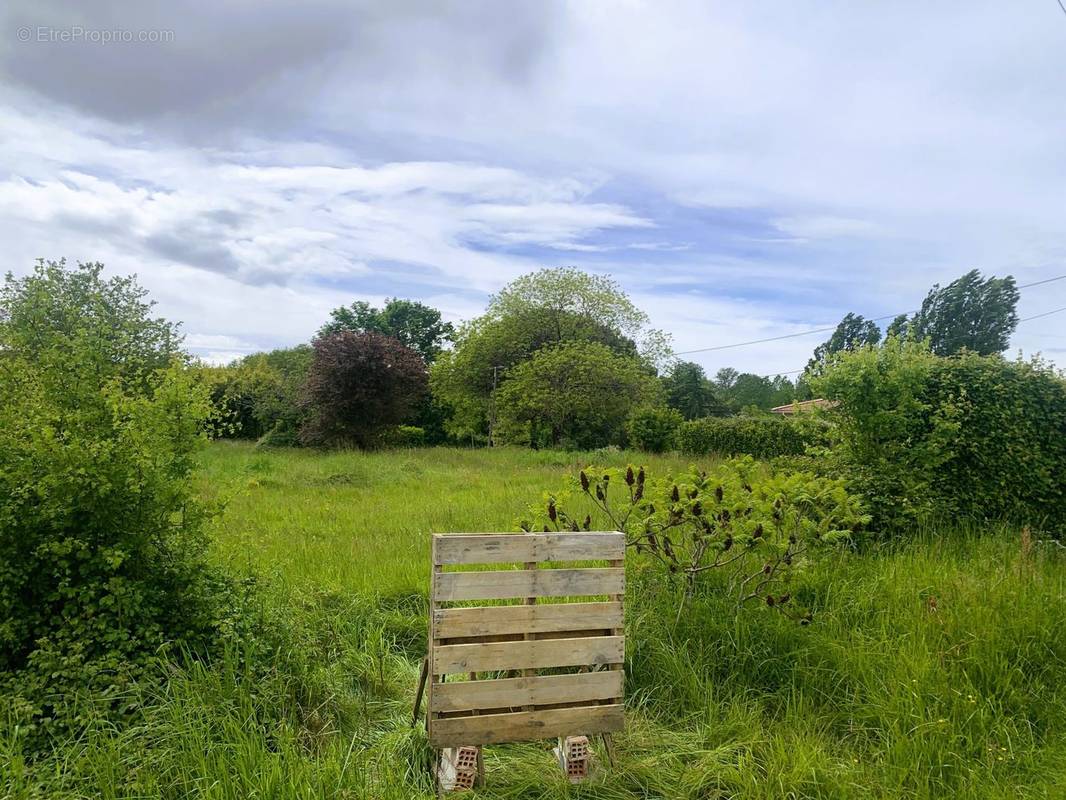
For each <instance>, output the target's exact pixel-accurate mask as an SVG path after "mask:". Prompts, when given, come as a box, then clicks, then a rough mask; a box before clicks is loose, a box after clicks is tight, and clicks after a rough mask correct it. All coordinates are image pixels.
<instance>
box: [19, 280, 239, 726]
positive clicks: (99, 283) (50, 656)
mask: <svg viewBox="0 0 1066 800" xmlns="http://www.w3.org/2000/svg"><path fill="white" fill-rule="evenodd" d="M101 272H102V266H101V265H100V264H79V265H78V266H77V268H75V269H67V268H66V267H65V265H64V263H63V262H48V263H45V262H43V261H40V262H38V264H37V267H36V268H35V270H34V271H33V272H32V273H31V274H30V275H29V276H27V277H25V278H22V279H16V278H14V277H13V276H11V275H10V274H9V275H8V276H7V279H6V282H5V284H4V286H3V288H2V289H0V696H4V697H5V699H6V700H10V699H11V698H17V699H18V702H16V703H14V704H13V705H11V706H8V707H11V708H12V709H22V710H24V711H25V712H26V714H27V716H28V717H29V718H30V721H32V722H33V725H31V726H30V728H31V731H32V735H34V736H40V735H42V734H47V733H51V732H60V731H61V730H62V729H68V730H69V729H70V728H71V727H72V726H73V724H74V721H75V720H76V719H78V717H77V714H78V712H79V711H80V710H82V709H83V706H82V704H81V703H80V702H77V700H76V696H80V697H82V698H83V697H84V696H85V695H87V694H89V693H92V696H93V700H94V711H93V713H94V714H95V713H96V710H98V709H104V708H107V707H108V704H112V706H111V710H112V711H115V712H116V713H121V711H122V709H123V708H128V706H127V705H126V704H127V703H128V693H127V691H128V687H129V681H130V679H131V678H133V679H135V678H136V676H137V675H138V673H141V672H143V671H144V669H146V668H147V666H148V665H149V664H150V663H151V661H152V659H153V658H155V657H156V655H157V653H158V652H159V650H160V649H161V648H162V647H164V646H167V645H173V646H176V647H179V648H186V649H187V650H188V651H189V652H192V653H196V652H198V651H200V650H201V649H202V648H203V647H205V646H207V645H208V644H209V643H210V641H211V639H212V637H213V634H214V631H215V626H216V625H217V624H218V620H219V614H220V607H219V604H218V602H217V601H216V599H215V593H216V591H219V590H221V589H222V588H223V584H222V583H221V581H219V580H218V577H217V576H216V575H215V574H214V573H213V571H212V570H211V569H210V568H209V567H208V566H207V562H206V560H205V548H206V537H205V533H204V524H205V522H206V519H207V512H206V509H205V508H204V507H203V506H202V505H201V503H200V501H199V494H198V492H197V491H196V488H195V486H194V481H193V477H194V470H195V468H196V465H197V462H196V453H197V450H198V449H199V447H200V445H201V443H202V441H203V430H204V424H205V420H206V419H207V416H208V414H209V411H210V405H209V402H208V399H207V395H206V389H205V388H204V387H203V386H201V385H200V384H199V383H198V381H197V380H196V375H195V373H193V372H192V371H191V370H189V369H187V368H186V366H185V363H184V362H185V358H184V356H183V354H181V352H180V351H179V350H178V346H179V344H180V338H179V337H178V335H177V330H176V326H174V325H171V324H170V323H168V322H166V321H164V320H161V319H158V318H155V317H153V316H152V315H151V308H152V304H151V303H150V302H148V301H147V299H146V293H145V291H144V290H143V289H142V288H140V287H139V286H138V285H137V284H136V282H135V280H134V279H132V278H112V279H110V280H105V279H104V278H103V277H102V276H101ZM6 705H7V703H5V706H6ZM81 719H84V717H82V718H81Z"/></svg>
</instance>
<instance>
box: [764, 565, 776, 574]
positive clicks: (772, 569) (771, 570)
mask: <svg viewBox="0 0 1066 800" xmlns="http://www.w3.org/2000/svg"><path fill="white" fill-rule="evenodd" d="M773 571H774V568H773V567H771V566H770V565H769V564H767V565H766V566H764V567H763V568H762V574H763V575H769V574H770V573H771V572H773Z"/></svg>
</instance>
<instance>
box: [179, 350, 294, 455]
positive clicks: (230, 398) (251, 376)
mask: <svg viewBox="0 0 1066 800" xmlns="http://www.w3.org/2000/svg"><path fill="white" fill-rule="evenodd" d="M310 364H311V348H310V346H309V345H303V344H302V345H297V346H296V347H290V348H281V349H277V350H272V351H270V352H269V353H253V354H252V355H249V356H245V357H244V358H242V359H239V360H238V361H235V362H234V363H232V364H229V365H228V366H224V367H212V366H206V365H201V366H199V367H198V369H199V370H200V372H201V374H202V377H203V379H204V381H205V382H206V383H207V385H208V386H209V387H210V392H211V402H212V403H213V404H214V407H215V409H216V415H217V418H218V420H217V423H218V424H217V425H216V430H215V435H216V436H217V437H219V438H238V439H259V438H260V437H262V436H265V435H267V434H278V433H279V432H286V433H287V434H289V435H290V436H294V435H295V432H296V430H297V429H298V428H299V427H300V425H301V424H302V422H303V416H304V415H303V412H302V411H301V409H300V392H301V390H302V388H303V384H304V381H305V380H306V377H307V370H308V367H309V366H310Z"/></svg>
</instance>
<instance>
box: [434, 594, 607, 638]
mask: <svg viewBox="0 0 1066 800" xmlns="http://www.w3.org/2000/svg"><path fill="white" fill-rule="evenodd" d="M621 627H622V604H621V603H620V602H617V601H616V602H610V603H553V604H551V605H539V606H471V607H469V608H438V609H435V610H434V611H433V629H434V631H435V632H436V634H435V636H436V638H438V639H453V638H456V637H459V636H505V635H507V634H519V633H557V632H559V631H575V630H590V629H593V628H605V629H610V628H621Z"/></svg>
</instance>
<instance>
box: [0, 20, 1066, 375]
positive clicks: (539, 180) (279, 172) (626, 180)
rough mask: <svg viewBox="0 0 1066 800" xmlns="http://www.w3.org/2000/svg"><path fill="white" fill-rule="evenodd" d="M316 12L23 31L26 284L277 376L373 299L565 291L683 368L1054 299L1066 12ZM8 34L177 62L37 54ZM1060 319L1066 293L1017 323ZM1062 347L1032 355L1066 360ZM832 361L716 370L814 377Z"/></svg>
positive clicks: (1034, 342)
mask: <svg viewBox="0 0 1066 800" xmlns="http://www.w3.org/2000/svg"><path fill="white" fill-rule="evenodd" d="M293 8H294V7H291V6H290V5H289V4H287V3H282V2H280V0H264V2H262V3H257V4H255V5H254V6H252V5H246V4H225V3H207V2H206V0H205V1H204V2H200V3H194V4H193V5H191V6H187V7H183V8H182V10H181V12H180V13H179V12H178V11H177V10H175V8H174V7H173V6H172V5H170V4H164V3H162V2H160V1H158V0H149V2H144V3H138V4H135V5H129V4H126V3H119V2H117V0H106V1H105V2H103V3H97V4H91V5H89V4H83V3H74V2H72V1H71V2H52V1H51V0H45V1H44V2H33V3H30V2H12V3H9V4H7V5H6V6H5V9H4V12H3V16H2V19H3V22H2V25H3V28H4V35H3V36H0V76H2V77H3V81H2V88H0V105H2V108H0V125H2V128H3V130H4V134H5V141H4V147H3V148H0V234H2V235H3V236H4V241H5V242H6V243H8V247H9V249H10V256H9V257H10V258H11V259H12V266H14V267H15V268H16V269H24V268H28V266H29V264H30V263H32V261H31V259H32V257H33V256H37V255H59V254H62V253H67V254H69V255H71V256H72V257H76V256H79V255H80V256H82V257H88V258H93V259H100V260H104V261H107V262H108V263H109V264H110V265H111V267H112V268H113V269H114V270H116V271H127V272H128V271H134V270H136V271H138V272H139V273H140V274H141V277H142V280H143V281H144V282H145V283H146V284H147V285H149V286H150V287H151V288H152V290H153V292H158V293H159V294H160V297H161V307H162V306H163V305H165V306H166V308H167V309H168V312H169V313H174V314H175V315H179V316H181V317H182V318H183V319H185V320H186V321H187V323H188V325H187V329H188V330H190V331H192V332H196V333H197V334H202V335H218V336H236V337H238V338H241V339H242V340H244V341H247V342H251V343H254V344H255V345H256V346H273V345H275V344H281V343H285V342H287V341H288V342H293V341H299V340H301V339H305V338H307V337H308V336H309V335H310V334H311V333H312V332H313V331H314V330H315V329H316V328H317V326H318V324H320V323H321V320H322V319H323V318H324V315H325V314H327V313H328V310H329V308H330V307H332V306H333V305H339V304H340V303H342V302H345V303H346V302H350V301H351V300H352V299H355V298H356V297H363V298H368V299H375V298H376V299H377V300H378V301H380V299H382V298H384V297H386V296H395V295H400V296H410V297H418V298H423V299H424V298H440V299H441V300H440V302H441V303H442V305H443V306H444V310H445V311H446V313H447V314H449V315H453V316H452V317H450V318H457V317H462V316H469V315H470V314H472V313H475V312H476V311H477V310H479V309H480V308H481V307H482V305H483V303H484V301H485V299H486V297H487V294H488V293H489V292H492V291H494V290H496V289H498V288H499V287H500V286H501V285H502V284H503V283H504V282H506V281H507V280H509V279H511V278H513V277H515V276H517V275H518V274H521V273H522V272H525V271H529V270H531V269H534V268H537V267H540V266H555V265H559V264H560V263H566V264H573V265H575V266H578V267H582V268H585V269H590V270H594V271H597V272H601V273H611V274H613V275H614V276H615V277H616V278H617V279H618V280H619V281H620V282H621V283H622V284H623V286H625V287H626V288H627V289H630V290H631V291H632V292H633V293H634V294H635V295H636V296H637V297H639V299H640V301H641V303H642V304H644V305H645V306H646V307H647V308H648V310H649V311H650V312H651V313H652V315H653V318H654V321H655V323H656V324H657V325H658V326H659V327H662V328H664V329H667V330H670V331H672V332H673V333H674V334H675V339H676V340H677V343H678V346H679V348H680V349H690V347H689V346H688V345H691V347H699V346H706V345H712V344H724V343H728V342H730V341H737V340H743V339H745V338H762V337H764V336H768V335H775V334H779V333H781V332H789V331H791V330H798V329H804V328H808V327H820V326H822V325H825V324H833V322H834V321H836V320H838V319H839V318H840V316H842V315H843V314H844V313H846V312H848V311H855V312H857V313H863V314H865V315H866V316H882V315H884V314H890V313H894V312H896V311H901V310H906V309H909V308H913V307H914V306H915V305H916V304H917V303H918V302H920V299H921V297H922V296H924V294H925V292H926V290H927V289H928V287H929V286H930V285H931V284H932V283H934V282H940V283H945V282H947V281H950V280H951V279H953V278H954V277H957V276H958V275H959V274H961V273H962V272H964V271H966V270H967V269H969V268H971V267H975V266H976V267H978V268H981V269H982V270H984V271H985V272H986V273H993V274H1005V273H1007V272H1010V273H1013V274H1015V275H1016V276H1017V277H1018V278H1019V281H1020V282H1026V281H1027V280H1036V279H1039V278H1044V277H1050V276H1052V275H1055V274H1060V273H1061V266H1060V265H1061V263H1062V261H1063V258H1064V257H1066V231H1064V230H1063V228H1062V225H1061V219H1060V217H1061V209H1062V208H1063V207H1066V154H1064V151H1063V149H1062V146H1061V135H1060V134H1061V131H1062V130H1063V129H1066V105H1064V104H1063V103H1061V102H1060V98H1061V86H1060V85H1061V80H1060V79H1059V76H1061V75H1062V74H1063V72H1064V71H1066V48H1063V47H1062V46H1061V45H1062V37H1063V35H1066V29H1064V28H1063V20H1062V19H1060V18H1059V17H1060V16H1061V13H1059V14H1056V13H1055V12H1056V9H1055V8H1054V7H1053V6H1052V7H1050V8H1039V7H1036V6H1033V7H1021V6H1012V5H1005V4H1000V3H992V2H978V3H976V4H971V5H970V6H968V7H967V13H966V14H965V15H959V14H958V13H957V12H956V10H954V9H950V8H947V7H943V8H942V7H938V6H930V5H929V4H918V3H911V2H905V3H902V4H890V5H880V6H871V5H862V4H852V5H849V6H838V5H833V6H830V7H827V6H823V5H819V4H811V3H807V4H804V3H800V4H793V5H787V6H783V7H775V8H774V9H766V8H763V7H760V6H758V5H757V4H740V5H716V4H715V5H712V4H706V3H697V2H691V3H690V2H679V3H672V4H668V5H666V6H664V5H662V4H653V3H646V2H631V3H626V4H621V5H620V4H617V3H607V2H598V0H589V2H583V3H575V4H562V3H555V2H532V1H530V2H514V3H507V4H499V3H494V2H490V1H489V0H484V1H483V2H471V3H463V4H459V5H456V4H426V3H420V2H404V1H402V0H401V2H396V3H389V4H384V5H383V4H380V3H373V2H370V1H369V0H367V1H366V2H357V3H341V2H340V1H339V0H312V1H311V2H308V3H304V4H301V5H300V7H299V8H298V9H296V10H293ZM916 18H918V19H920V20H921V24H920V25H918V26H916V25H915V24H914V20H915V19H916ZM17 25H33V26H44V27H46V28H50V29H64V26H66V27H67V28H69V27H70V26H72V25H82V26H84V27H86V28H89V27H95V28H122V29H128V30H141V29H166V30H172V31H173V33H174V35H173V38H172V39H171V40H170V41H168V42H165V43H160V44H155V45H152V46H148V45H147V44H145V45H143V46H142V45H140V44H135V45H133V46H127V45H123V44H111V45H100V44H91V43H88V42H81V43H70V42H67V43H63V42H47V41H46V42H38V41H32V42H25V43H22V42H19V41H18V40H17V38H16V36H15V35H14V34H13V31H14V28H15V26H17ZM1062 305H1066V282H1062V283H1059V284H1047V285H1045V286H1044V287H1041V289H1040V291H1039V292H1038V293H1035V294H1034V293H1031V292H1029V293H1023V297H1022V301H1021V307H1020V312H1021V314H1022V315H1023V316H1025V315H1026V314H1034V313H1040V312H1042V311H1045V310H1048V309H1049V308H1053V307H1058V306H1062ZM1057 319H1059V318H1057V317H1050V318H1047V319H1045V320H1041V321H1040V322H1041V323H1046V325H1038V324H1037V322H1036V321H1034V322H1033V323H1032V325H1029V326H1027V325H1024V324H1023V326H1022V327H1021V328H1020V329H1019V332H1018V334H1017V336H1016V337H1015V341H1014V345H1016V346H1020V347H1023V348H1025V349H1026V350H1027V351H1029V350H1035V349H1040V348H1041V347H1042V346H1044V347H1045V349H1047V348H1046V342H1045V339H1044V338H1042V337H1046V336H1047V335H1050V333H1053V332H1054V330H1056V328H1055V327H1054V326H1055V325H1056V324H1057V323H1056V320H1057ZM1027 331H1031V333H1029V332H1027ZM818 339H819V337H817V336H815V337H813V339H812V340H810V341H808V340H806V339H796V340H788V343H787V344H780V345H777V344H775V345H767V346H760V347H756V348H742V349H737V350H726V351H720V352H717V353H715V354H713V355H710V354H708V355H700V356H697V358H698V359H699V360H701V362H702V363H705V364H706V365H707V366H708V367H717V366H721V365H723V364H722V361H726V363H731V364H734V365H737V366H740V367H742V368H749V369H759V370H763V369H766V370H771V369H779V368H784V367H786V366H788V365H789V364H793V365H794V366H796V367H799V366H802V365H803V363H805V361H806V354H807V353H809V351H810V349H812V348H813V347H814V345H815V344H817V341H818ZM213 351H216V352H219V353H223V352H237V351H238V348H236V347H229V346H223V345H219V346H217V347H213Z"/></svg>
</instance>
